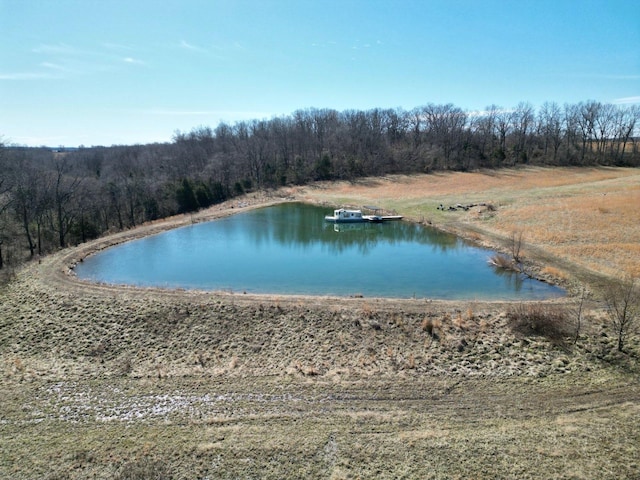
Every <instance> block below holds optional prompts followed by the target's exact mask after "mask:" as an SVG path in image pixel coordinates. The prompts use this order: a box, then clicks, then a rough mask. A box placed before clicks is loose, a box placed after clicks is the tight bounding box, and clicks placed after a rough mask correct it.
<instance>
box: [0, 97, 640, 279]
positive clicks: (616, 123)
mask: <svg viewBox="0 0 640 480" xmlns="http://www.w3.org/2000/svg"><path fill="white" fill-rule="evenodd" d="M639 119H640V107H638V106H616V105H611V104H603V103H600V102H595V101H588V102H581V103H578V104H573V105H568V104H565V105H563V106H560V105H558V104H557V103H553V102H548V103H545V104H544V105H542V107H541V108H539V109H538V111H537V112H536V110H535V109H534V107H533V106H532V105H531V104H529V103H520V104H518V105H517V106H516V107H515V108H510V109H505V108H501V107H498V106H495V105H492V106H490V107H487V108H486V109H485V111H483V112H468V111H464V110H462V109H460V108H458V107H456V106H454V105H452V104H446V105H435V104H428V105H424V106H421V107H417V108H414V109H412V110H403V109H372V110H368V111H357V110H347V111H343V112H338V111H336V110H330V109H306V110H299V111H296V112H294V113H293V114H291V115H288V116H284V117H276V118H272V119H270V120H252V121H242V122H237V123H235V124H233V125H231V124H227V123H221V124H219V125H218V126H216V127H215V128H211V127H208V126H201V127H197V128H194V129H193V130H192V131H190V132H176V134H175V135H174V138H173V141H172V142H171V143H166V144H149V145H131V146H111V147H90V148H80V149H77V150H72V151H71V150H67V151H53V150H51V149H50V148H21V147H17V146H2V147H0V268H2V267H3V266H5V265H6V264H7V263H12V262H13V263H16V262H20V261H23V260H24V259H25V258H29V257H34V256H36V255H39V254H43V253H46V252H49V251H51V250H53V249H55V248H60V247H64V246H66V245H68V244H75V243H80V242H84V241H86V240H88V239H91V238H94V237H96V236H99V235H101V234H103V233H105V232H109V231H114V230H122V229H126V228H132V227H135V226H136V225H138V224H140V223H142V222H146V221H150V220H154V219H158V218H162V217H166V216H169V215H172V214H175V213H181V212H188V211H193V210H196V209H198V208H202V207H206V206H209V205H211V204H214V203H217V202H220V201H223V200H225V199H228V198H231V197H233V196H236V195H239V194H242V193H244V192H246V191H249V190H252V189H258V188H273V187H277V186H281V185H287V184H304V183H307V182H311V181H316V180H331V179H348V180H352V179H355V178H358V177H362V176H375V175H383V174H393V173H416V172H431V171H437V170H469V169H475V168H500V167H505V166H515V165H519V164H536V165H595V164H601V165H627V166H638V165H640V152H639V142H638V129H639V127H640V122H639V121H638V120H639Z"/></svg>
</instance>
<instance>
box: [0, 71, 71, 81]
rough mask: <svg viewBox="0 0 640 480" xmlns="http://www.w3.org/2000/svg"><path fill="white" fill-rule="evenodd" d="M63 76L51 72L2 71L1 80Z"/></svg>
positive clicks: (41, 78)
mask: <svg viewBox="0 0 640 480" xmlns="http://www.w3.org/2000/svg"><path fill="white" fill-rule="evenodd" d="M54 78H55V79H57V78H61V77H60V75H55V74H53V73H51V72H15V73H0V80H46V79H54Z"/></svg>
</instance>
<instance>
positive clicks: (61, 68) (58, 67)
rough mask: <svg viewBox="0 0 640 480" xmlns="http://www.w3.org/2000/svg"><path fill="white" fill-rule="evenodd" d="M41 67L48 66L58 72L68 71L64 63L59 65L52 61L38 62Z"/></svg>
mask: <svg viewBox="0 0 640 480" xmlns="http://www.w3.org/2000/svg"><path fill="white" fill-rule="evenodd" d="M40 66H41V67H44V68H48V69H49V70H55V71H58V72H68V71H69V69H68V68H67V67H65V66H64V65H60V64H59V63H53V62H42V63H41V64H40Z"/></svg>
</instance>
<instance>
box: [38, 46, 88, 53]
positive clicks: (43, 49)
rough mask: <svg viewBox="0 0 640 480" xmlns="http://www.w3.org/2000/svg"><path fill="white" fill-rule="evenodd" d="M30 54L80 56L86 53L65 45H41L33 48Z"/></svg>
mask: <svg viewBox="0 0 640 480" xmlns="http://www.w3.org/2000/svg"><path fill="white" fill-rule="evenodd" d="M32 52H33V53H40V54H45V55H80V54H84V53H86V52H84V51H83V50H80V49H78V48H76V47H73V46H71V45H68V44H66V43H58V44H41V45H38V46H37V47H35V48H33V50H32Z"/></svg>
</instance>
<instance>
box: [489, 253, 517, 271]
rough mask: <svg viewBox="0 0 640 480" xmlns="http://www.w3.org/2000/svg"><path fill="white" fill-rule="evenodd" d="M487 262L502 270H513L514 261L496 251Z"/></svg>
mask: <svg viewBox="0 0 640 480" xmlns="http://www.w3.org/2000/svg"><path fill="white" fill-rule="evenodd" d="M489 264H490V265H493V266H494V267H496V268H501V269H503V270H515V269H516V268H515V263H514V262H513V260H511V259H510V258H509V257H507V256H506V255H502V254H500V253H497V254H496V255H493V256H491V257H490V258H489Z"/></svg>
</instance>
